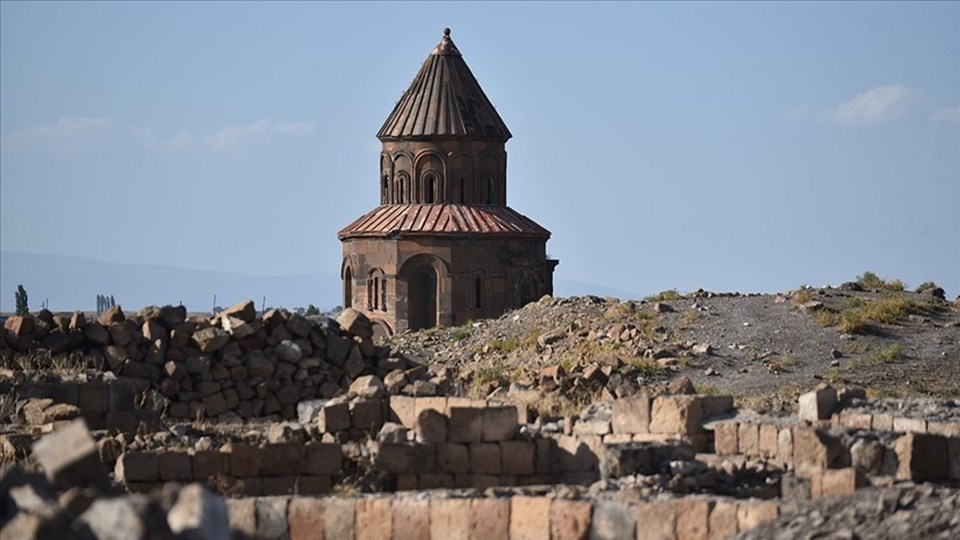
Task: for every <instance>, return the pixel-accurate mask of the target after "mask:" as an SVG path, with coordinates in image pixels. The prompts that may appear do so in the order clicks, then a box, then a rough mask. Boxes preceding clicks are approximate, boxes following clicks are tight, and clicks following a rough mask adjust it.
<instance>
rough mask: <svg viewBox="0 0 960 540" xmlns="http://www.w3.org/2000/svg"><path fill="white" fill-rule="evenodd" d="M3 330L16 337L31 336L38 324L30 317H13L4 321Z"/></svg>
mask: <svg viewBox="0 0 960 540" xmlns="http://www.w3.org/2000/svg"><path fill="white" fill-rule="evenodd" d="M3 328H4V329H5V330H6V331H7V332H10V333H11V334H13V335H14V336H16V337H24V336H30V335H33V332H34V330H35V329H36V322H35V321H34V318H33V317H31V316H29V315H13V316H11V317H8V318H7V320H6V321H4V323H3Z"/></svg>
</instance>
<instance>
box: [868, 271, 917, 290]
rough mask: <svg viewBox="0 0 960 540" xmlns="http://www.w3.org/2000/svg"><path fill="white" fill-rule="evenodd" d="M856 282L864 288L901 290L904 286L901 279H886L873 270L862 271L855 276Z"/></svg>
mask: <svg viewBox="0 0 960 540" xmlns="http://www.w3.org/2000/svg"><path fill="white" fill-rule="evenodd" d="M857 283H859V284H860V286H862V287H863V288H864V289H885V290H888V291H902V290H904V289H905V288H906V286H905V285H904V283H903V281H900V280H899V279H894V280H892V281H887V280H885V279H883V278H881V277H880V276H878V275H876V274H874V273H873V272H869V271H868V272H864V273H862V274H860V275H859V276H857Z"/></svg>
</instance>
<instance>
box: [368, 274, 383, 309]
mask: <svg viewBox="0 0 960 540" xmlns="http://www.w3.org/2000/svg"><path fill="white" fill-rule="evenodd" d="M385 284H386V281H385V280H384V278H383V271H382V270H380V269H379V268H375V269H373V270H371V271H370V275H368V276H367V310H368V311H378V310H379V311H386V300H387V293H386V291H385V290H384V285H385Z"/></svg>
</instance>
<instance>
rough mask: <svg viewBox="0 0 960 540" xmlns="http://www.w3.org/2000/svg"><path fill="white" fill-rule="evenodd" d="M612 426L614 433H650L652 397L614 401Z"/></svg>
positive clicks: (634, 397)
mask: <svg viewBox="0 0 960 540" xmlns="http://www.w3.org/2000/svg"><path fill="white" fill-rule="evenodd" d="M611 424H612V428H613V432H614V433H629V434H634V433H648V432H649V431H650V396H648V395H646V394H640V395H639V396H633V397H628V398H620V399H617V400H614V402H613V414H612V417H611Z"/></svg>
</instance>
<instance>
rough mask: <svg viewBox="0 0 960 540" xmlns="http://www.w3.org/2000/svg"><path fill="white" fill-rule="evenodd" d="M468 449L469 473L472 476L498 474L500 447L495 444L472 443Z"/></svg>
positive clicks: (499, 469)
mask: <svg viewBox="0 0 960 540" xmlns="http://www.w3.org/2000/svg"><path fill="white" fill-rule="evenodd" d="M469 448H470V471H471V472H472V473H474V474H500V472H501V471H502V468H501V467H502V464H501V461H500V445H498V444H497V443H472V444H470V445H469Z"/></svg>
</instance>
